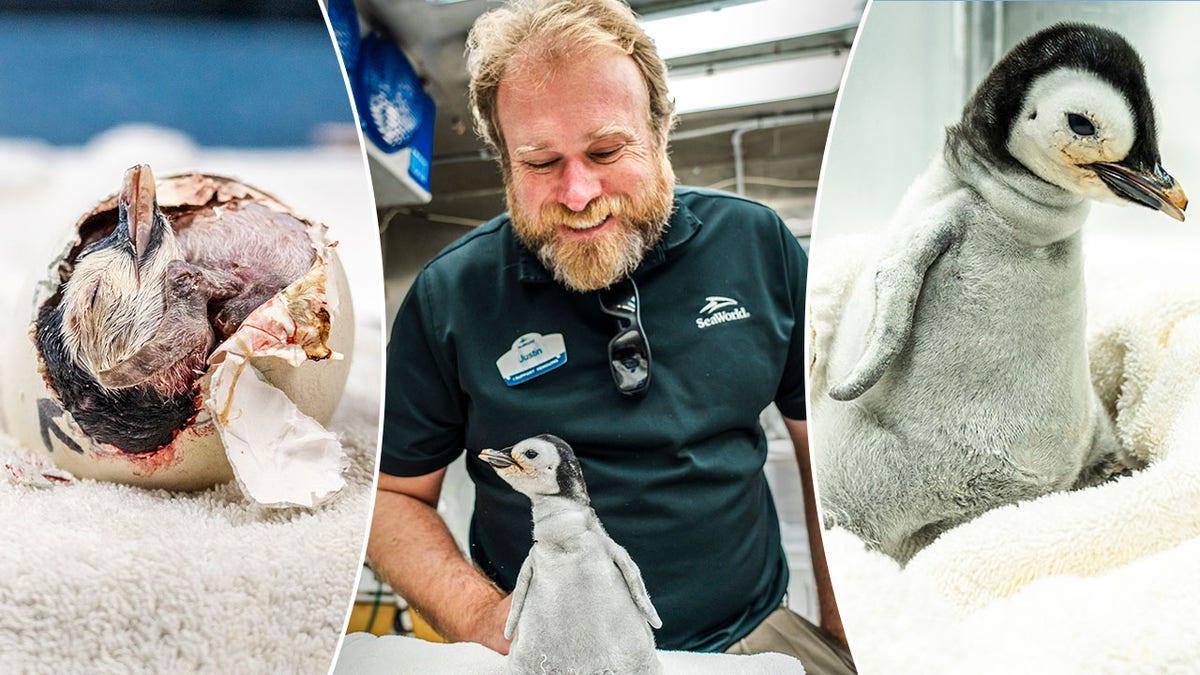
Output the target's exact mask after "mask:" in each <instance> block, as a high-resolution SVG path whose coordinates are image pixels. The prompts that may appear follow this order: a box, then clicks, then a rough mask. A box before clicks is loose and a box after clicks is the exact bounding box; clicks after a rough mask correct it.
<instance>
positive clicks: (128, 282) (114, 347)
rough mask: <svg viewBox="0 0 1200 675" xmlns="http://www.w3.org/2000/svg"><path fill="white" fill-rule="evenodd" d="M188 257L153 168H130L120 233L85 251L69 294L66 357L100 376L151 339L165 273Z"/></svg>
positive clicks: (64, 325) (65, 307)
mask: <svg viewBox="0 0 1200 675" xmlns="http://www.w3.org/2000/svg"><path fill="white" fill-rule="evenodd" d="M182 258H183V252H182V250H181V249H180V248H179V244H178V242H177V241H176V239H175V233H174V230H172V229H171V225H170V223H168V222H167V219H166V216H164V215H163V213H162V211H160V210H159V208H158V202H157V200H156V192H155V185H154V174H153V173H151V171H150V167H149V166H147V165H144V164H143V165H139V166H135V167H132V168H130V169H129V170H128V171H126V172H125V178H124V181H123V183H122V186H121V192H120V194H119V196H118V221H117V226H116V228H115V229H114V230H113V231H112V233H111V234H109V235H108V236H107V237H105V238H104V239H101V240H99V241H97V242H95V243H92V244H90V245H89V246H87V247H86V248H84V249H83V251H81V252H80V253H79V256H78V257H77V258H76V259H75V264H74V270H73V271H72V272H71V278H70V279H68V280H67V283H66V286H65V288H64V290H63V299H62V303H61V305H60V307H61V309H62V333H63V336H62V337H63V343H64V345H65V347H66V349H67V353H68V354H69V355H70V356H71V357H72V358H74V359H76V360H77V361H78V362H79V363H80V365H81V366H83V367H84V368H86V369H88V370H91V371H92V373H93V374H95V373H97V372H100V371H102V370H106V369H108V368H110V367H112V366H113V365H114V364H116V363H117V362H119V361H121V360H123V359H125V358H126V357H128V356H129V355H130V354H132V353H133V352H135V351H136V350H137V348H138V347H139V346H141V345H142V344H144V343H146V342H147V341H148V340H150V339H151V338H152V337H153V336H154V332H155V331H156V330H157V329H158V326H159V324H160V323H161V322H162V316H163V311H164V293H165V291H166V274H167V268H168V266H169V265H170V263H171V261H172V260H180V259H182Z"/></svg>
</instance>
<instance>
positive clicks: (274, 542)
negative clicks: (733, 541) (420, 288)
mask: <svg viewBox="0 0 1200 675" xmlns="http://www.w3.org/2000/svg"><path fill="white" fill-rule="evenodd" d="M0 156H3V157H4V161H3V162H0V218H2V219H3V222H4V223H5V234H6V235H7V236H8V237H9V242H8V244H7V245H6V246H3V247H0V282H2V286H3V287H4V288H8V289H17V288H20V287H21V286H22V285H23V284H22V281H23V280H24V279H26V278H27V277H28V276H30V275H31V274H33V273H34V270H36V273H38V274H41V273H42V272H43V271H44V270H45V266H46V264H48V263H49V262H50V260H51V259H52V257H53V256H54V255H55V254H56V253H57V252H58V251H59V250H61V246H62V244H63V242H64V241H65V240H66V237H67V236H68V233H69V232H70V230H71V227H72V225H73V224H74V222H75V220H76V218H77V217H78V216H79V215H80V214H82V213H83V212H84V211H86V210H87V209H89V208H90V207H91V206H93V205H94V204H95V203H96V202H98V201H99V200H100V199H102V198H103V197H105V196H107V195H109V194H111V193H112V192H114V191H115V190H116V189H117V187H118V186H119V183H120V177H121V175H122V173H123V171H124V170H125V168H127V167H128V166H131V165H133V164H135V163H138V162H149V163H150V164H151V165H152V166H153V168H154V171H155V172H156V174H158V175H160V176H161V175H166V174H168V173H171V172H174V171H183V170H201V171H205V172H209V173H218V174H226V175H232V176H234V177H238V178H241V179H243V180H245V181H246V182H248V183H250V184H252V185H254V186H256V187H259V188H261V189H263V190H265V191H267V192H270V193H272V194H274V195H275V196H276V197H278V198H280V199H281V200H282V201H283V202H285V203H287V204H288V205H290V206H292V207H293V208H294V209H295V210H296V212H297V213H299V214H301V215H302V216H305V217H307V218H310V219H313V220H317V221H321V222H324V223H325V224H327V225H328V226H329V228H330V231H329V236H330V239H331V240H339V241H340V244H339V246H338V253H339V255H340V256H341V257H342V259H343V261H344V263H345V267H346V272H347V275H348V276H349V278H350V285H351V289H352V292H353V302H354V306H355V310H356V321H357V330H356V334H355V349H354V360H353V363H352V366H351V374H350V381H349V384H348V385H347V392H346V395H345V397H344V398H343V399H342V403H341V406H340V407H339V409H338V411H337V413H336V414H335V416H334V419H333V421H332V423H331V424H330V429H331V430H332V431H333V432H334V433H335V434H337V436H338V437H339V438H340V439H341V441H342V443H343V445H344V446H345V447H346V449H347V451H348V453H349V456H350V462H351V465H350V468H349V470H348V471H347V473H346V474H345V479H346V481H347V486H346V488H345V489H344V490H343V491H342V492H341V493H340V494H339V495H338V496H337V497H335V498H334V499H332V500H331V501H330V502H329V503H328V504H326V505H325V506H323V507H321V508H318V509H316V510H313V511H308V510H301V509H282V510H272V509H264V508H262V507H257V506H254V505H251V504H250V503H249V502H248V501H247V500H246V499H245V498H244V497H243V496H242V494H241V492H240V491H239V490H238V488H237V486H236V485H234V484H233V483H228V484H225V485H222V486H218V487H217V488H214V489H211V490H208V491H204V492H199V493H193V494H184V493H171V492H166V491H161V490H143V489H139V488H132V487H128V486H122V485H115V484H109V483H98V482H94V481H88V480H83V481H76V482H74V483H72V484H69V485H63V486H54V487H50V488H36V487H32V486H27V485H16V484H13V483H10V482H8V481H3V480H0V521H2V522H4V523H5V524H6V526H5V537H6V540H5V541H4V542H3V544H2V545H0V580H2V581H0V671H3V672H26V671H39V672H64V673H70V672H148V673H160V672H193V671H196V670H203V671H206V672H264V673H265V672H310V673H318V672H323V671H324V670H325V669H326V668H327V667H328V664H329V662H330V658H331V657H332V653H333V649H334V645H335V644H336V641H337V639H338V635H339V633H340V632H341V631H342V630H343V626H344V622H345V616H346V611H347V608H348V604H349V602H350V597H351V593H352V590H353V586H354V582H355V579H356V575H357V572H358V567H359V565H360V561H361V552H362V544H363V536H364V533H365V529H366V518H367V513H368V510H369V508H370V503H371V499H372V498H373V491H372V489H371V488H372V481H373V478H374V467H375V459H376V452H377V438H378V430H377V429H378V415H379V405H380V398H379V387H380V382H381V374H380V373H381V364H382V339H381V334H380V333H381V328H380V326H381V324H382V322H381V318H382V304H383V299H382V292H381V289H382V282H381V272H380V262H379V245H378V236H377V230H376V224H375V213H374V210H373V207H372V202H371V193H370V185H369V183H368V182H367V180H366V177H365V172H364V169H363V162H362V156H361V154H360V152H359V151H358V149H357V148H348V149H347V148H323V149H310V150H287V151H235V150H221V149H201V148H197V147H195V146H193V145H192V144H191V143H190V142H188V141H187V139H185V138H182V137H180V136H179V135H178V134H175V133H173V132H169V131H165V130H161V129H148V128H144V127H143V128H130V127H126V128H121V129H117V130H114V131H112V132H109V133H108V134H106V135H104V136H102V137H100V138H98V139H96V140H95V141H94V142H92V143H91V144H89V145H87V146H84V147H81V148H51V147H47V146H42V145H40V144H35V143H19V142H11V141H6V140H0ZM31 301H32V298H24V297H20V296H18V295H17V294H16V292H15V291H13V292H11V293H8V294H5V296H4V297H3V309H4V310H5V311H6V312H8V313H7V314H6V316H9V317H15V318H16V319H18V320H19V321H10V322H9V324H8V328H7V329H6V330H10V331H16V330H23V329H24V327H25V326H27V325H28V324H27V323H25V322H27V321H28V320H29V319H31V318H32V317H31V316H30V310H31V307H30V304H31ZM343 301H346V299H343ZM13 365H14V364H12V363H8V362H5V361H3V360H0V372H7V370H6V369H9V368H12V367H13ZM4 440H6V441H7V439H4ZM16 451H17V450H16V448H14V447H13V444H12V443H11V442H4V443H0V459H6V458H8V457H9V456H11V455H12V454H13V453H14V452H16Z"/></svg>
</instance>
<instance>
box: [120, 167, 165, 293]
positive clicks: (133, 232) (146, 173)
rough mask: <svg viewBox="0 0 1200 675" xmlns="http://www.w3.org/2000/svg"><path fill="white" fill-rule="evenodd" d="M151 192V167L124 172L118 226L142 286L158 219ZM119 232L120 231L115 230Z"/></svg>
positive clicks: (136, 276)
mask: <svg viewBox="0 0 1200 675" xmlns="http://www.w3.org/2000/svg"><path fill="white" fill-rule="evenodd" d="M156 197H157V195H156V193H155V189H154V174H153V173H152V172H151V171H150V165H148V164H139V165H137V166H134V167H131V168H130V169H129V170H128V171H126V172H125V180H124V181H123V182H122V184H121V194H120V197H119V198H118V200H117V213H118V218H119V223H120V224H121V226H123V228H124V234H125V236H128V237H129V244H130V246H131V247H132V250H133V259H134V266H133V268H134V276H135V278H136V279H137V281H138V283H139V285H140V284H141V270H140V267H141V262H142V259H143V257H144V256H145V255H146V250H147V248H149V246H150V238H151V235H152V234H153V233H154V225H155V221H156V220H157V219H158V202H157V201H156ZM118 229H120V227H119V228H118Z"/></svg>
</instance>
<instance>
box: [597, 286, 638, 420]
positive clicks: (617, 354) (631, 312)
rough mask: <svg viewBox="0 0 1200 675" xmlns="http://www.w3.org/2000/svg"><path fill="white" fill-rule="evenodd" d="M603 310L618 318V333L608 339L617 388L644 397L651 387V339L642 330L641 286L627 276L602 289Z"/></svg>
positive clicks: (610, 359)
mask: <svg viewBox="0 0 1200 675" xmlns="http://www.w3.org/2000/svg"><path fill="white" fill-rule="evenodd" d="M599 297H600V309H601V310H602V311H603V312H604V313H605V314H608V315H609V316H613V317H616V319H617V328H618V330H617V334H616V335H615V336H613V339H611V340H609V341H608V366H609V369H610V370H612V378H613V382H614V383H615V384H616V385H617V391H619V392H621V393H622V394H624V395H625V396H632V397H640V396H643V395H645V393H646V390H647V389H649V388H650V342H649V341H648V340H646V333H645V331H644V330H643V329H642V314H641V312H640V311H639V308H638V289H637V284H635V283H633V279H624V280H622V281H619V282H617V283H616V284H613V285H612V286H610V287H609V288H606V289H604V290H602V291H600V295H599Z"/></svg>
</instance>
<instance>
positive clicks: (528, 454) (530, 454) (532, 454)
mask: <svg viewBox="0 0 1200 675" xmlns="http://www.w3.org/2000/svg"><path fill="white" fill-rule="evenodd" d="M537 455H538V453H537V450H526V451H525V459H536V458H537Z"/></svg>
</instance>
